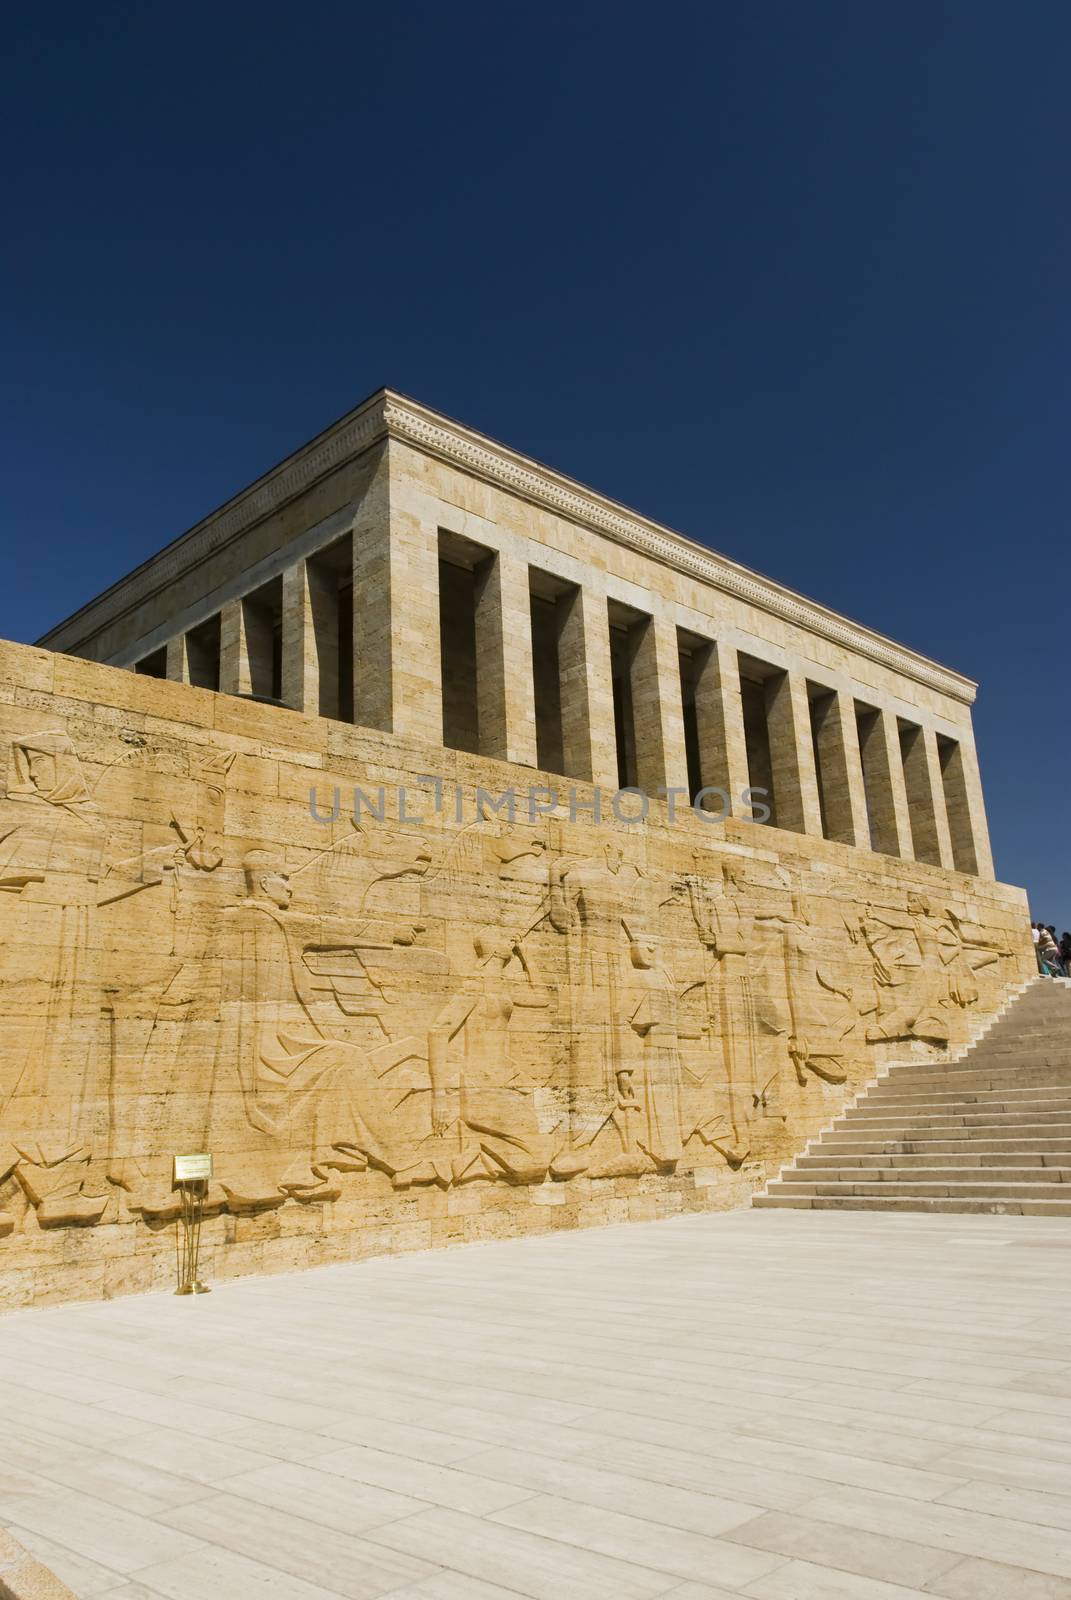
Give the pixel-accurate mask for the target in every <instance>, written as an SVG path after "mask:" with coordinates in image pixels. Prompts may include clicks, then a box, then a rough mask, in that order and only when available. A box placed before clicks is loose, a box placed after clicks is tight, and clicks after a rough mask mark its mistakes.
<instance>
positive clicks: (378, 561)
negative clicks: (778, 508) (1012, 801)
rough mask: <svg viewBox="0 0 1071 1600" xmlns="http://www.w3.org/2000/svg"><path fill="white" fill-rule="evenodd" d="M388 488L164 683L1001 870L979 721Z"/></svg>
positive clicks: (174, 660)
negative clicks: (988, 816)
mask: <svg viewBox="0 0 1071 1600" xmlns="http://www.w3.org/2000/svg"><path fill="white" fill-rule="evenodd" d="M387 502H388V483H387V481H386V474H385V473H384V474H383V479H382V481H375V482H373V485H372V487H371V489H370V491H369V493H368V494H367V495H366V497H365V499H364V501H363V502H362V506H361V508H360V511H359V513H358V516H357V520H356V522H355V524H354V527H353V531H352V535H351V536H347V538H346V539H345V541H343V542H340V543H337V544H336V545H335V546H334V547H333V549H332V551H331V552H329V553H327V554H325V553H324V552H320V551H317V552H314V553H313V554H312V555H308V556H305V557H303V558H302V559H300V560H296V561H294V562H293V563H292V564H291V565H289V566H287V567H285V568H284V569H283V570H281V571H278V572H276V574H275V576H274V577H273V578H272V579H271V580H270V582H268V583H267V584H264V583H262V584H261V585H260V587H259V588H257V589H255V590H254V591H253V592H251V593H248V594H244V595H241V596H239V597H236V598H231V599H228V600H226V601H225V602H224V603H223V604H222V606H221V608H220V610H219V612H218V616H215V617H213V618H210V619H209V620H208V621H207V622H206V623H202V624H199V625H198V627H197V628H196V629H195V630H193V631H192V632H188V633H185V634H183V635H181V636H179V637H178V638H175V639H171V640H170V641H169V642H168V644H167V646H166V657H165V654H164V652H163V651H160V652H158V653H157V655H158V658H159V666H160V668H161V669H162V670H163V671H164V672H166V676H167V677H168V678H171V679H173V680H177V681H180V682H190V683H202V684H206V685H207V686H209V687H214V688H218V689H219V690H221V691H223V692H225V693H230V694H244V695H255V696H261V697H264V698H268V699H275V700H280V701H282V702H283V703H285V704H286V705H289V706H291V707H293V708H294V709H295V710H297V711H302V712H305V713H311V714H319V715H325V716H331V717H341V718H343V719H344V720H350V721H354V722H356V723H359V724H361V725H362V726H365V727H370V728H376V729H380V730H382V731H384V732H390V733H394V734H397V735H399V736H400V737H402V738H405V739H412V740H418V741H425V742H430V743H438V744H446V745H450V746H453V747H455V748H461V749H468V750H471V751H472V752H473V753H475V754H479V755H484V756H489V757H492V758H496V759H499V760H503V761H509V762H515V763H518V764H520V765H523V766H527V767H531V768H541V769H544V770H550V771H553V772H557V773H560V774H562V775H563V776H565V777H566V778H573V779H576V780H578V781H582V782H588V783H592V784H595V785H598V786H599V787H601V788H603V789H607V790H611V791H612V790H616V789H618V788H619V787H626V786H628V787H635V788H638V789H641V790H643V791H644V792H646V793H647V794H649V795H651V796H652V797H653V796H655V795H657V793H658V791H659V790H674V791H677V794H678V795H679V796H680V797H682V798H681V803H687V802H688V800H693V801H696V803H697V804H699V805H702V806H704V807H706V808H707V809H715V810H727V811H729V812H730V813H731V814H733V815H734V816H737V817H741V818H743V819H745V820H747V819H748V818H750V817H751V815H752V807H751V804H750V803H749V801H748V799H747V798H746V794H747V791H748V790H749V789H753V788H761V789H763V790H766V791H768V796H767V803H768V805H769V808H770V812H771V815H770V818H769V820H770V822H772V823H773V825H775V826H776V827H779V828H784V829H789V830H792V831H794V832H797V833H800V834H804V835H811V836H815V837H818V838H821V837H825V838H827V839H831V840H835V841H837V842H840V843H843V844H848V845H853V846H855V847H857V848H860V849H867V850H871V849H873V850H877V851H881V852H884V853H886V854H888V855H892V856H899V857H901V858H903V859H905V860H912V859H913V860H918V861H923V862H927V863H929V864H932V865H934V866H938V867H943V868H948V869H955V870H959V871H964V872H969V873H974V874H977V875H978V876H980V877H984V878H992V877H993V865H992V857H991V854H990V849H989V840H988V832H987V827H986V820H985V810H984V805H983V801H982V791H981V784H980V780H979V774H978V765H977V759H976V755H975V749H974V742H973V738H972V737H971V733H970V728H969V724H968V725H967V726H966V727H963V726H958V725H957V726H955V727H952V726H951V725H947V724H946V725H945V731H943V730H942V725H941V721H940V719H939V718H934V717H932V716H930V715H929V714H928V713H927V712H925V711H923V710H921V709H920V708H916V707H913V706H909V705H908V704H906V703H905V702H900V703H899V704H898V705H892V704H886V705H882V704H878V703H876V700H875V699H874V698H871V697H870V693H869V691H866V693H867V698H866V699H863V698H860V691H859V690H858V689H853V687H852V686H851V685H850V684H849V683H848V682H847V681H846V680H845V679H843V677H841V676H840V675H839V674H836V673H826V672H824V671H823V670H822V669H820V668H819V667H817V666H816V665H814V664H813V663H810V662H805V661H803V660H801V659H798V658H790V657H788V656H786V654H785V652H784V651H782V650H781V649H780V648H778V647H775V646H773V645H770V646H768V647H767V646H765V645H763V644H761V643H760V642H759V641H757V640H756V639H755V638H754V637H752V636H751V635H748V636H746V637H745V636H742V635H739V634H737V633H736V632H735V631H734V630H732V629H729V628H722V627H720V626H717V627H716V626H715V624H713V623H711V622H708V621H706V620H705V619H703V618H702V617H701V616H700V615H699V614H698V613H696V612H694V611H692V610H690V609H688V608H685V607H677V606H675V605H674V604H673V602H671V601H669V600H667V599H665V598H664V597H662V596H660V595H657V594H655V593H653V592H649V591H644V590H641V589H640V588H638V587H637V586H636V585H635V584H632V583H627V582H625V581H624V580H617V579H615V578H614V577H613V576H612V575H611V574H608V573H606V572H605V571H602V570H599V569H595V568H590V567H584V568H581V567H580V565H579V563H577V562H576V561H575V560H572V559H570V558H566V557H562V558H561V559H560V561H558V560H557V558H556V556H555V554H554V553H553V552H551V551H550V550H547V551H546V552H545V560H546V563H547V566H546V568H543V567H542V566H540V567H535V566H533V565H530V555H529V550H528V547H527V545H526V543H525V542H524V541H521V540H518V539H516V538H515V537H514V536H508V537H507V536H506V535H503V536H502V537H501V538H500V539H499V540H498V541H497V544H496V543H495V542H494V541H495V534H496V530H494V529H493V528H492V527H491V525H489V524H487V523H484V522H481V523H480V525H479V531H480V542H477V541H475V540H473V539H471V538H469V537H468V536H462V535H460V534H457V533H450V532H446V531H444V530H443V529H442V528H440V526H439V525H438V524H437V522H436V520H435V518H434V517H433V516H430V515H424V514H422V512H421V508H420V505H419V502H414V504H413V506H412V507H410V505H409V504H408V503H407V502H406V501H405V500H404V499H402V500H400V501H398V502H397V503H395V502H393V501H392V502H391V503H390V504H389V515H388V503H387ZM484 541H486V542H484ZM540 559H544V555H543V552H540ZM555 565H557V566H558V567H559V570H557V571H555V570H553V569H554V567H555ZM213 629H214V630H215V632H214V633H213V632H212V630H213ZM206 639H207V644H206ZM756 651H761V652H762V654H761V655H757V654H756ZM206 652H207V654H206ZM206 662H207V665H206ZM139 670H147V669H146V666H145V665H144V664H140V663H139ZM760 816H761V813H760Z"/></svg>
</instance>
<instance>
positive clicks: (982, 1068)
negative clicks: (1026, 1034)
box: [879, 1054, 1071, 1085]
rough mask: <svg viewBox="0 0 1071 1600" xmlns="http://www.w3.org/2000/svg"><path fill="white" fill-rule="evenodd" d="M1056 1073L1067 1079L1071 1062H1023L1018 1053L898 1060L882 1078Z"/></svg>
mask: <svg viewBox="0 0 1071 1600" xmlns="http://www.w3.org/2000/svg"><path fill="white" fill-rule="evenodd" d="M1042 1072H1045V1074H1050V1075H1052V1077H1053V1078H1055V1082H1058V1083H1061V1082H1063V1080H1065V1078H1066V1075H1068V1072H1071V1066H1068V1064H1066V1062H1063V1064H1061V1066H1053V1064H1050V1059H1049V1056H1045V1061H1042V1062H1031V1064H1023V1061H1021V1058H1018V1056H1012V1054H1009V1056H1001V1058H997V1059H993V1058H988V1056H962V1059H959V1061H935V1062H932V1066H927V1067H914V1066H906V1064H895V1066H892V1067H890V1069H888V1074H887V1077H884V1078H879V1082H880V1083H919V1085H925V1083H945V1082H949V1083H959V1082H962V1078H970V1077H996V1078H1002V1077H1007V1078H1026V1077H1034V1075H1037V1074H1042Z"/></svg>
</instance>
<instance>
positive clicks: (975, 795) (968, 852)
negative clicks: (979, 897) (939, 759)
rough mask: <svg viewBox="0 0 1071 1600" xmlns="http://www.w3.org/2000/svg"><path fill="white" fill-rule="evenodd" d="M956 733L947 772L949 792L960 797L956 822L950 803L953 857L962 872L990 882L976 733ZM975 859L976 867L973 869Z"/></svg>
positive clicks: (967, 730) (968, 731)
mask: <svg viewBox="0 0 1071 1600" xmlns="http://www.w3.org/2000/svg"><path fill="white" fill-rule="evenodd" d="M957 731H959V738H958V740H957V741H956V745H955V751H954V753H953V755H952V757H951V760H950V763H949V767H948V768H947V769H946V792H947V791H948V790H951V791H952V794H953V795H955V794H956V791H957V790H958V791H959V795H960V797H961V798H958V800H957V802H956V805H955V810H956V811H958V813H959V815H958V817H955V818H954V814H953V812H954V807H953V802H952V800H951V799H950V801H949V826H950V828H952V827H953V822H954V821H955V822H956V824H957V825H956V827H955V828H954V829H953V839H952V846H953V854H955V855H958V856H959V858H960V860H961V861H963V862H964V863H966V864H965V865H963V866H962V867H961V868H960V870H961V871H963V872H973V873H975V874H977V876H978V877H979V878H986V879H988V880H989V881H990V882H991V881H992V879H993V877H994V872H993V851H992V848H991V846H990V843H989V824H988V822H987V820H986V812H985V800H984V798H983V795H982V779H981V775H980V773H979V771H978V752H977V750H976V749H975V744H974V735H973V733H972V732H971V731H970V730H969V729H966V728H964V729H963V730H961V731H960V730H957ZM957 837H959V838H960V839H961V841H962V843H961V845H960V847H959V848H957V845H956V839H957ZM972 858H973V862H974V865H973V866H972V865H970V861H971V859H972Z"/></svg>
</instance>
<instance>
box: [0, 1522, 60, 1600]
mask: <svg viewBox="0 0 1071 1600" xmlns="http://www.w3.org/2000/svg"><path fill="white" fill-rule="evenodd" d="M0 1600H75V1597H74V1592H73V1591H72V1590H71V1589H68V1587H67V1585H66V1584H65V1583H61V1582H60V1580H59V1579H58V1578H57V1577H56V1574H55V1573H54V1572H52V1571H50V1570H49V1568H48V1567H46V1566H45V1565H44V1564H43V1563H42V1562H40V1561H38V1560H36V1558H35V1557H34V1556H32V1555H30V1553H29V1551H28V1550H24V1549H23V1547H22V1545H21V1544H20V1543H19V1541H18V1540H17V1539H16V1538H15V1536H14V1535H13V1534H11V1533H8V1531H7V1530H6V1529H5V1528H0Z"/></svg>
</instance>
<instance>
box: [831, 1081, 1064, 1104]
mask: <svg viewBox="0 0 1071 1600" xmlns="http://www.w3.org/2000/svg"><path fill="white" fill-rule="evenodd" d="M1039 1099H1061V1101H1066V1104H1068V1106H1071V1082H1068V1083H1015V1082H1013V1080H1010V1078H1009V1080H1007V1082H1004V1083H977V1085H957V1083H933V1085H930V1086H929V1088H919V1086H916V1085H913V1083H903V1085H901V1083H895V1082H892V1080H890V1078H885V1080H884V1082H882V1083H874V1085H872V1088H869V1090H864V1091H863V1094H861V1096H860V1099H858V1101H856V1104H858V1106H872V1104H879V1102H880V1104H895V1106H897V1109H898V1110H900V1109H901V1107H906V1106H945V1104H948V1106H953V1104H962V1106H986V1104H989V1102H991V1101H1007V1102H1009V1104H1026V1106H1033V1104H1034V1101H1039Z"/></svg>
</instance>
